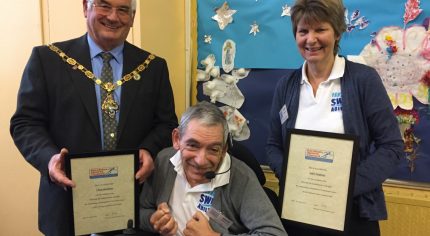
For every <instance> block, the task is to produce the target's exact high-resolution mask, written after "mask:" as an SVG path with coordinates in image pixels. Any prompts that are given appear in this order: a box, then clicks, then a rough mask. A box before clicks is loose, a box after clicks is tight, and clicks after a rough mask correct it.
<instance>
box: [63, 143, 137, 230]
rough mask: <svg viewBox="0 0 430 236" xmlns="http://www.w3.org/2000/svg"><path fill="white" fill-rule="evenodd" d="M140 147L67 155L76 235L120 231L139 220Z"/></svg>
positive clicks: (72, 221)
mask: <svg viewBox="0 0 430 236" xmlns="http://www.w3.org/2000/svg"><path fill="white" fill-rule="evenodd" d="M138 168H139V151H138V150H122V151H109V152H97V153H77V154H70V155H67V156H66V158H65V170H66V176H67V177H68V178H70V179H71V180H72V181H74V182H75V184H76V187H74V188H68V193H69V199H70V200H69V204H70V209H71V216H70V220H71V225H72V229H73V234H74V235H85V234H92V233H121V232H122V230H123V229H126V228H127V227H128V226H130V225H129V224H130V223H129V220H132V221H133V228H135V229H137V228H138V224H139V183H138V181H137V180H136V179H135V174H136V172H137V170H138Z"/></svg>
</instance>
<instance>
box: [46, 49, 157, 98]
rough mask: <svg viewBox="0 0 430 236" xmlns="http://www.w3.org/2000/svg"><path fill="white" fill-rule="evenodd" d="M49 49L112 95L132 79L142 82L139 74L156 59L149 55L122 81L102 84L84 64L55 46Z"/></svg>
mask: <svg viewBox="0 0 430 236" xmlns="http://www.w3.org/2000/svg"><path fill="white" fill-rule="evenodd" d="M48 47H49V49H51V50H52V51H53V52H55V53H57V54H58V56H60V57H61V59H63V61H65V62H67V63H68V64H69V65H70V66H72V68H73V69H74V70H76V69H78V70H80V71H81V72H82V73H84V75H85V76H86V77H88V79H90V80H92V81H94V83H96V84H97V85H99V86H100V87H101V88H103V89H104V90H106V91H107V92H108V93H111V92H112V91H114V90H115V89H116V88H118V87H119V86H121V85H123V84H124V83H125V82H127V81H129V80H131V79H132V78H133V79H134V80H140V74H139V73H140V72H142V71H144V70H145V69H146V68H147V67H148V65H149V63H151V61H152V60H154V58H155V55H154V54H149V56H148V57H147V58H146V60H145V61H144V62H143V63H142V64H140V65H139V66H137V67H136V69H134V70H133V71H132V72H130V73H128V74H126V75H124V76H123V77H122V78H121V79H120V80H118V81H116V82H115V83H110V82H107V83H104V84H102V80H101V79H100V78H97V77H96V76H95V75H94V73H93V72H91V71H90V70H88V69H87V68H85V66H83V65H82V64H80V63H79V62H77V61H76V60H75V59H73V58H71V57H69V56H67V55H66V53H64V52H63V51H61V49H59V48H58V47H56V46H55V45H53V44H48Z"/></svg>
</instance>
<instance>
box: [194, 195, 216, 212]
mask: <svg viewBox="0 0 430 236" xmlns="http://www.w3.org/2000/svg"><path fill="white" fill-rule="evenodd" d="M213 200H214V191H211V192H206V193H202V194H201V195H200V199H199V202H198V204H197V209H199V210H201V211H203V212H207V211H208V209H209V208H211V206H212V202H213Z"/></svg>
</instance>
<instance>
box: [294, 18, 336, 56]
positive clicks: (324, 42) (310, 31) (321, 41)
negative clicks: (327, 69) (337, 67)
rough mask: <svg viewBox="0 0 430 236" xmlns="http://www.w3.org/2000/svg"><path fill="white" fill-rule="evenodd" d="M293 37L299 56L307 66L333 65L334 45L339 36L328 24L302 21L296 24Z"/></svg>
mask: <svg viewBox="0 0 430 236" xmlns="http://www.w3.org/2000/svg"><path fill="white" fill-rule="evenodd" d="M295 36H296V44H297V47H298V49H299V51H300V54H301V55H302V57H303V58H304V59H305V60H306V61H307V62H308V63H309V64H320V63H324V64H326V65H332V64H333V61H334V56H335V45H336V41H338V40H339V38H340V36H338V35H336V33H335V31H334V29H333V27H332V26H331V25H330V23H328V22H308V21H305V20H303V19H302V20H300V21H299V23H298V24H297V31H296V34H295Z"/></svg>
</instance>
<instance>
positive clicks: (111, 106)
mask: <svg viewBox="0 0 430 236" xmlns="http://www.w3.org/2000/svg"><path fill="white" fill-rule="evenodd" d="M102 110H103V112H106V113H107V114H108V115H109V117H110V118H111V119H113V118H115V114H116V112H117V111H118V110H119V105H118V103H116V102H115V99H114V98H113V95H112V93H108V94H107V95H106V98H105V100H104V101H103V103H102Z"/></svg>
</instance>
